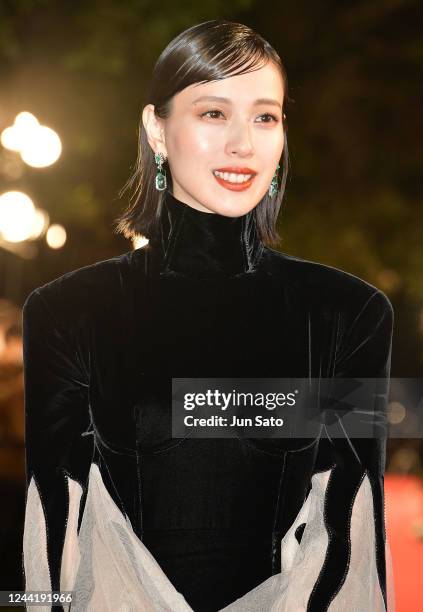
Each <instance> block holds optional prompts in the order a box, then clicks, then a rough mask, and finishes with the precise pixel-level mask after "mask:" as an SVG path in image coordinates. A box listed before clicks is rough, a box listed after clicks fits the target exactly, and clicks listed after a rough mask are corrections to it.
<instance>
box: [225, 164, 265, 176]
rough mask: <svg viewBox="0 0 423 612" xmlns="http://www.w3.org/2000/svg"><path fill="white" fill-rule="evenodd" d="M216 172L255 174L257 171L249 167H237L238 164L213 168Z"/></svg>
mask: <svg viewBox="0 0 423 612" xmlns="http://www.w3.org/2000/svg"><path fill="white" fill-rule="evenodd" d="M216 170H217V172H229V173H233V174H253V175H256V174H257V172H256V171H255V170H252V169H251V168H239V167H238V166H226V167H225V168H215V171H216Z"/></svg>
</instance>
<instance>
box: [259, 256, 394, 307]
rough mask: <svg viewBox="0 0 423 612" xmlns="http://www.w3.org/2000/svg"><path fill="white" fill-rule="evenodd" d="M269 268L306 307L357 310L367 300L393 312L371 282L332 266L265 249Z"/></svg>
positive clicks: (378, 289)
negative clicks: (317, 306)
mask: <svg viewBox="0 0 423 612" xmlns="http://www.w3.org/2000/svg"><path fill="white" fill-rule="evenodd" d="M266 251H267V254H268V258H269V261H271V267H272V269H273V270H274V272H276V273H277V274H278V275H280V278H281V282H282V283H285V284H288V286H289V288H291V289H292V290H293V291H295V292H296V293H297V295H298V294H299V295H301V296H302V298H303V299H304V300H307V301H308V303H309V304H310V305H317V303H318V304H319V305H320V306H327V307H331V308H333V309H335V310H337V311H340V312H355V313H356V312H357V311H360V310H361V309H362V308H363V307H364V306H365V305H366V304H367V302H368V301H369V300H371V301H372V302H375V303H377V304H379V307H381V308H382V309H384V310H387V311H391V312H392V311H393V308H392V304H391V302H390V300H389V298H388V296H387V295H386V294H385V293H384V292H383V291H382V290H381V289H380V288H378V287H376V286H375V285H373V284H372V283H370V282H368V281H366V280H364V279H362V278H360V277H359V276H356V275H354V274H352V273H351V272H347V271H346V270H342V269H340V268H336V267H334V266H329V265H327V264H323V263H320V262H317V261H311V260H307V259H302V258H300V257H295V256H293V255H288V254H287V253H283V252H282V251H276V250H273V249H270V248H266Z"/></svg>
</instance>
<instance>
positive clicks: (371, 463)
mask: <svg viewBox="0 0 423 612" xmlns="http://www.w3.org/2000/svg"><path fill="white" fill-rule="evenodd" d="M287 99H288V98H287V80H286V75H285V70H284V68H283V66H282V64H281V61H280V59H279V56H278V55H277V53H276V52H275V51H274V50H273V48H272V47H271V46H270V45H269V44H268V43H267V42H266V41H264V40H263V39H262V38H261V37H260V36H259V35H258V34H257V33H255V32H253V31H252V30H251V29H250V28H248V27H246V26H244V25H241V24H236V23H231V22H227V21H209V22H206V23H202V24H200V25H197V26H195V27H192V28H190V29H189V30H187V31H185V32H183V33H182V34H180V35H179V36H178V37H177V38H176V39H175V40H173V41H172V42H171V43H170V44H169V46H168V47H167V48H166V49H165V50H164V51H163V53H162V55H161V56H160V58H159V60H158V62H157V64H156V66H155V69H154V73H153V79H152V85H151V90H150V92H149V93H148V104H146V106H145V107H144V109H143V113H142V122H141V126H140V146H139V158H138V164H137V168H136V171H135V174H134V176H133V177H132V179H131V180H130V182H129V185H130V186H134V185H135V187H136V188H135V195H136V197H135V199H134V200H133V202H132V204H131V205H130V207H129V208H128V210H127V211H126V212H125V213H124V214H123V215H122V216H121V218H120V219H119V222H118V225H117V230H118V231H120V232H122V233H124V234H125V235H126V236H127V237H132V236H134V235H138V234H141V235H144V236H146V237H148V239H149V242H148V245H147V246H145V247H142V248H138V249H135V250H133V251H131V252H129V253H125V254H124V255H121V256H117V257H114V258H112V259H109V260H106V261H101V262H98V263H95V264H93V265H90V266H86V267H84V268H81V269H79V270H76V271H73V272H70V273H68V274H65V275H63V276H61V277H60V278H58V279H56V280H54V281H52V282H49V283H47V284H46V285H44V286H42V287H39V288H37V289H35V290H34V291H33V292H32V293H31V294H30V295H29V297H28V298H27V300H26V302H25V305H24V349H25V353H24V355H25V394H26V401H25V414H26V448H27V485H28V494H27V509H26V521H25V536H24V569H25V577H26V588H27V590H28V589H46V590H49V589H53V590H56V591H58V590H61V591H73V594H74V602H73V604H72V610H142V611H147V610H148V611H153V610H154V611H156V610H171V611H172V612H176V611H184V612H188V611H191V610H194V611H195V612H211V611H213V612H216V611H217V610H223V609H224V610H225V611H226V612H236V611H242V612H248V611H251V612H252V611H254V612H256V611H257V610H263V611H267V610H268V611H270V610H286V611H287V612H293V611H297V610H307V611H308V612H322V611H323V610H331V611H332V612H333V611H334V610H344V609H353V610H360V611H361V612H364V611H368V612H370V611H371V612H374V611H375V610H386V602H387V593H386V559H385V526H384V509H383V473H384V440H383V438H380V437H378V438H369V439H358V440H351V439H349V437H348V436H345V437H344V438H342V437H333V438H331V437H330V436H329V435H326V434H327V428H326V425H325V426H324V427H322V428H321V430H320V434H319V435H318V436H316V437H314V438H311V439H310V438H309V439H305V438H304V439H303V438H301V439H300V438H295V439H290V440H289V441H288V440H286V439H285V440H284V439H283V438H272V439H264V438H263V439H260V437H258V436H257V437H254V438H253V437H251V438H246V437H242V436H235V437H231V438H230V437H224V438H208V439H207V438H206V439H205V438H202V439H200V438H196V437H195V436H192V435H187V436H185V437H180V438H175V437H172V419H171V398H172V379H173V378H183V377H185V378H190V379H194V378H205V377H222V378H225V377H243V378H247V379H248V378H268V377H272V378H281V377H282V378H288V377H298V378H302V377H303V378H317V379H320V378H323V377H328V378H336V377H338V378H356V377H368V378H375V379H378V380H380V383H381V385H380V388H379V389H378V392H379V394H380V392H381V391H382V395H383V392H385V391H386V387H387V381H388V377H389V369H390V356H391V334H392V323H393V312H392V306H391V304H390V302H389V300H388V298H387V297H386V296H385V295H384V294H383V293H382V292H381V291H380V290H378V289H377V288H375V287H373V286H372V285H370V284H368V283H367V282H365V281H363V280H361V279H358V278H357V277H355V276H352V275H351V274H348V273H346V272H343V271H340V270H337V269H334V268H330V267H327V266H324V265H321V264H318V263H313V262H309V261H305V260H301V259H298V258H294V257H291V256H288V255H286V254H283V253H280V252H278V251H276V250H273V249H272V248H270V247H269V245H270V244H273V243H274V242H275V241H276V240H277V234H276V231H275V223H276V218H277V215H278V211H279V208H280V205H281V201H282V197H283V192H284V188H285V181H286V176H287V170H288V168H287V165H288V148H287V135H286V122H285V119H286V118H285V114H284V106H285V104H286V101H287ZM280 168H281V173H279V172H278V171H279V169H280ZM279 174H281V177H280V176H279ZM64 607H66V603H64Z"/></svg>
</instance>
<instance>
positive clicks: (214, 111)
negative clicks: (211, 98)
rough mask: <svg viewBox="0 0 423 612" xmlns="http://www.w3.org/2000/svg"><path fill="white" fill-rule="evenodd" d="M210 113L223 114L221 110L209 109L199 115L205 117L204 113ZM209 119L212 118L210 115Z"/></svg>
mask: <svg viewBox="0 0 423 612" xmlns="http://www.w3.org/2000/svg"><path fill="white" fill-rule="evenodd" d="M210 113H220V114H221V115H222V114H223V113H222V111H220V110H209V111H207V112H205V113H201V115H200V117H205V116H206V115H209V114H210ZM211 119H212V117H211Z"/></svg>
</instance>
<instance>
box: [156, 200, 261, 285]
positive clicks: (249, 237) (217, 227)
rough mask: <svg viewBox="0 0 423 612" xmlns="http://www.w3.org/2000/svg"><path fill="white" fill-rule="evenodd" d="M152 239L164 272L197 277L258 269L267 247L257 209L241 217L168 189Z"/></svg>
mask: <svg viewBox="0 0 423 612" xmlns="http://www.w3.org/2000/svg"><path fill="white" fill-rule="evenodd" d="M149 243H150V245H151V248H152V249H153V252H155V254H156V255H158V257H159V267H160V272H161V273H162V274H163V273H177V274H179V275H182V276H187V277H194V278H208V277H215V276H234V275H237V274H242V273H248V272H252V271H253V270H255V268H256V265H257V263H258V261H259V259H260V256H261V254H262V251H263V243H262V241H261V240H260V238H259V235H258V231H257V227H256V222H255V216H254V209H253V210H251V211H250V212H248V213H247V214H246V215H242V216H241V217H227V216H225V215H219V214H217V213H208V212H203V211H200V210H197V209H196V208H193V207H192V206H189V205H188V204H185V203H184V202H181V201H180V200H178V199H176V198H175V196H174V195H173V194H172V193H170V191H166V192H165V194H164V198H163V202H162V211H161V215H160V220H159V226H158V232H157V234H154V235H153V236H151V238H150V240H149Z"/></svg>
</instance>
